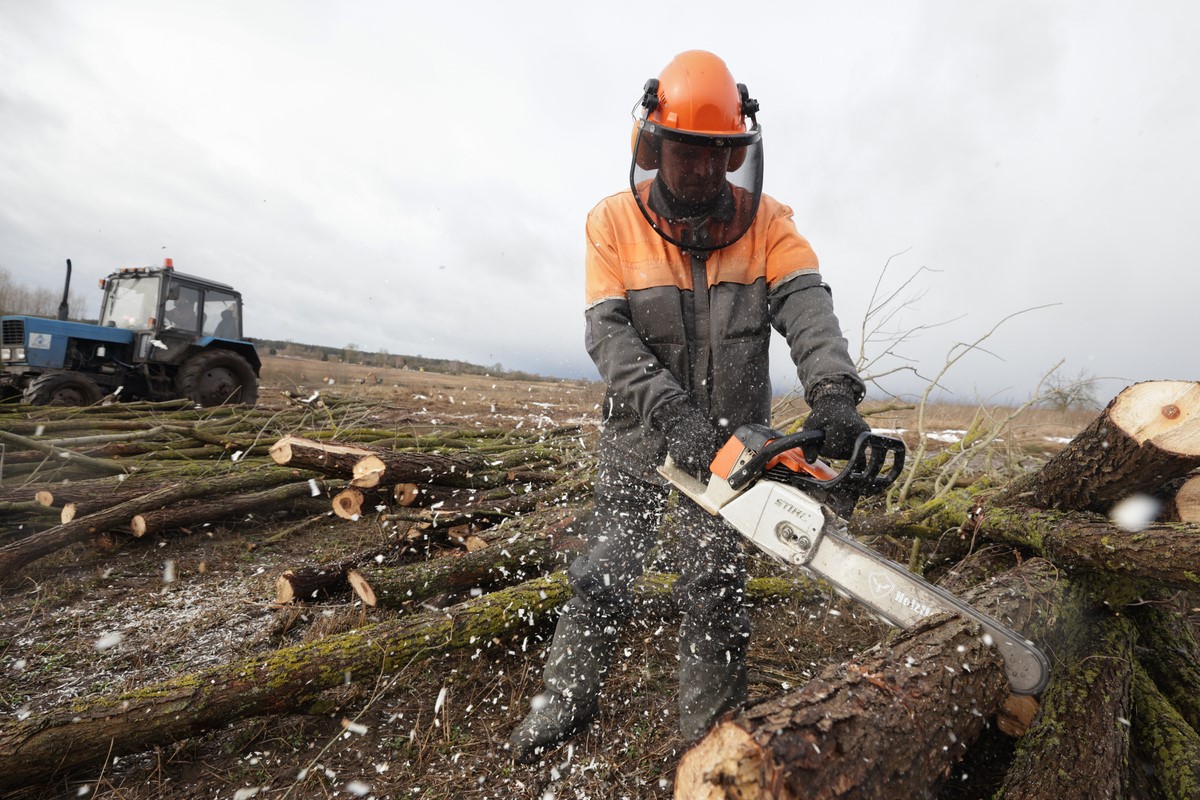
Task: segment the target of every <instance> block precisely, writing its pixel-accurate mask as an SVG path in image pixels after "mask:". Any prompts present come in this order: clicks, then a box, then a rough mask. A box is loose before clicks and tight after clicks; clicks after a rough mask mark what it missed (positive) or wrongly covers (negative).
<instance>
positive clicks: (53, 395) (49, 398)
mask: <svg viewBox="0 0 1200 800" xmlns="http://www.w3.org/2000/svg"><path fill="white" fill-rule="evenodd" d="M102 397H104V392H103V391H101V389H100V387H99V386H97V385H96V382H95V381H93V380H92V379H91V378H89V377H88V376H86V375H79V374H76V373H71V372H47V373H45V374H43V375H39V376H37V377H36V378H34V379H33V380H32V381H30V383H29V386H27V387H25V394H24V397H23V399H24V401H25V402H26V403H29V404H30V405H34V406H90V405H92V404H93V403H98V402H100V398H102Z"/></svg>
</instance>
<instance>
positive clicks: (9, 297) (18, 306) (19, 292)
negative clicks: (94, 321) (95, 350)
mask: <svg viewBox="0 0 1200 800" xmlns="http://www.w3.org/2000/svg"><path fill="white" fill-rule="evenodd" d="M63 277H64V278H65V277H66V273H65V272H64V273H63ZM61 302H62V289H44V288H43V289H33V288H30V287H28V286H26V285H25V284H23V283H21V282H20V281H18V280H16V279H14V278H13V276H12V275H11V274H10V273H9V271H8V270H7V269H5V268H4V267H0V315H5V314H11V315H13V316H29V317H57V316H58V304H59V303H61ZM67 302H68V304H69V305H70V317H71V319H80V318H81V317H80V315H81V314H83V312H84V303H85V298H84V296H83V295H82V294H79V293H76V292H71V294H70V296H69V297H68V298H67Z"/></svg>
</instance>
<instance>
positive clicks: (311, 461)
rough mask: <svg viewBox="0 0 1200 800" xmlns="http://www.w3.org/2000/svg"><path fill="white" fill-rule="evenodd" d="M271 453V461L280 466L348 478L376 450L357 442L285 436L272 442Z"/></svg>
mask: <svg viewBox="0 0 1200 800" xmlns="http://www.w3.org/2000/svg"><path fill="white" fill-rule="evenodd" d="M269 452H270V454H271V460H272V461H274V462H275V463H276V464H279V465H280V466H284V467H297V468H300V469H311V470H315V471H316V472H320V473H323V474H325V475H334V476H337V477H339V478H349V477H350V476H351V475H352V474H353V472H354V465H355V464H356V463H358V461H359V460H360V459H363V458H366V457H367V456H369V455H371V454H372V452H373V451H372V450H368V449H366V448H365V447H358V446H356V445H350V444H341V443H338V442H318V441H314V440H312V439H304V438H302V437H299V436H285V437H283V438H282V439H280V440H279V441H277V442H275V444H273V445H271V449H270V451H269Z"/></svg>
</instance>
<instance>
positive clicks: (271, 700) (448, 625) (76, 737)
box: [0, 574, 570, 789]
mask: <svg viewBox="0 0 1200 800" xmlns="http://www.w3.org/2000/svg"><path fill="white" fill-rule="evenodd" d="M569 596H570V588H569V586H568V584H567V580H566V577H565V576H564V575H562V574H556V575H552V576H549V577H546V578H539V579H537V580H534V581H529V582H527V583H524V584H521V585H519V586H515V587H512V588H510V589H505V590H502V591H498V592H493V593H491V594H486V595H484V596H483V597H480V598H478V599H476V600H471V601H469V602H466V603H461V604H459V605H457V606H453V607H451V608H448V609H440V610H438V611H436V612H428V613H422V614H418V615H415V616H406V617H403V618H399V619H394V620H389V621H386V622H380V623H377V624H375V625H368V626H366V627H363V628H360V629H358V630H355V631H352V632H350V633H343V634H338V635H334V636H329V637H326V638H324V639H320V640H318V641H314V642H309V643H306V644H301V645H297V646H295V647H288V648H284V649H281V650H276V651H272V652H269V653H265V654H262V655H258V656H253V657H250V658H246V659H241V660H237V661H234V662H232V663H230V664H227V665H222V666H219V667H214V668H212V669H208V670H205V671H203V672H199V673H194V674H191V675H184V676H181V677H178V678H173V679H170V680H166V681H163V682H161V683H158V684H155V685H152V686H147V687H143V688H141V689H137V690H134V691H130V692H126V693H124V694H119V695H116V696H110V697H103V698H99V699H94V700H73V701H71V702H70V703H65V704H63V705H60V706H58V707H55V708H52V709H49V710H46V711H42V712H38V713H35V714H33V715H32V716H30V717H28V718H26V719H23V720H15V719H13V718H12V717H10V718H9V719H8V720H6V721H5V722H4V724H3V726H2V727H0V789H11V788H15V787H18V786H23V785H27V784H30V783H33V782H35V781H36V782H46V781H47V780H48V778H49V776H50V774H51V773H54V772H56V771H62V772H67V773H69V772H71V771H73V770H76V769H79V768H83V767H95V766H98V765H99V764H100V763H102V762H103V761H104V760H105V759H106V758H109V757H111V756H119V755H124V754H126V753H135V752H141V751H144V750H147V749H149V748H151V747H154V746H156V745H163V744H168V743H170V742H174V741H178V740H180V739H184V738H187V737H189V736H192V735H193V734H195V733H197V732H199V731H203V730H208V729H213V728H219V727H223V726H225V725H228V724H229V723H231V722H234V721H236V720H239V719H245V718H246V717H253V716H258V715H261V714H272V713H282V712H285V711H289V710H291V709H295V708H298V707H301V706H302V705H303V704H304V703H305V702H307V701H309V700H311V699H312V698H313V697H315V696H316V695H317V694H318V693H320V692H321V691H324V690H326V689H331V688H334V687H337V686H341V685H342V684H343V683H345V682H346V681H347V680H355V681H368V682H373V681H375V680H377V679H378V678H379V676H380V675H381V674H389V673H391V672H393V671H395V670H397V669H401V668H403V667H405V666H407V665H409V664H411V663H413V662H414V661H417V660H419V659H423V658H428V657H430V656H431V655H434V654H437V653H443V652H446V651H447V650H455V649H460V648H464V647H485V648H486V647H490V646H491V642H492V640H493V639H495V638H497V637H500V636H503V635H504V634H505V633H506V632H507V631H509V630H510V629H512V628H514V627H517V628H520V629H521V630H523V631H524V630H528V629H529V627H530V625H531V624H533V623H534V622H535V620H538V619H543V618H544V617H545V615H547V614H548V613H549V612H550V611H551V610H553V609H554V608H556V607H558V606H559V605H561V604H562V603H563V602H565V601H566V600H567V598H568V597H569ZM431 644H434V645H435V646H432V647H431V646H430V645H431Z"/></svg>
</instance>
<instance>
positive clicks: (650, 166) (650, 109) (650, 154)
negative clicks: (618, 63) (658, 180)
mask: <svg viewBox="0 0 1200 800" xmlns="http://www.w3.org/2000/svg"><path fill="white" fill-rule="evenodd" d="M638 105H640V106H641V107H642V108H644V109H645V110H646V113H645V116H644V117H643V119H649V118H650V115H651V114H653V113H654V109H656V108H658V106H659V99H658V78H650V79H649V80H647V81H646V84H645V85H644V86H643V87H642V99H641V100H639V101H638ZM641 133H642V129H641V128H640V127H639V126H638V125H637V124H636V123H635V124H634V126H633V136H632V138H631V143H632V145H633V157H634V160H635V161H636V162H637V165H638V166H639V167H641V168H642V169H644V170H654V169H658V163H659V150H660V148H659V144H658V139H657V137H654V136H642V135H641Z"/></svg>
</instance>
